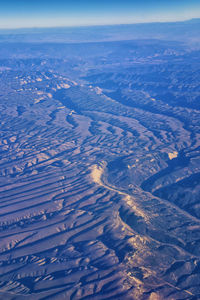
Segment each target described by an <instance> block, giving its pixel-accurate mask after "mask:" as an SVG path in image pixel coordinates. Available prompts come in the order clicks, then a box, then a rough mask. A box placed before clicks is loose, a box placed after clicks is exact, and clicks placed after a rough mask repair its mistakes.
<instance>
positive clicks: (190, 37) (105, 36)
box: [0, 18, 200, 45]
mask: <svg viewBox="0 0 200 300" xmlns="http://www.w3.org/2000/svg"><path fill="white" fill-rule="evenodd" d="M136 39H159V40H171V41H180V42H185V43H189V44H192V45H199V44H200V18H197V19H191V20H188V21H182V22H163V23H139V24H122V25H105V26H83V27H57V28H24V29H9V30H8V29H6V30H3V29H1V30H0V42H56V43H60V42H64V43H80V42H81V43H82V42H100V41H120V40H136Z"/></svg>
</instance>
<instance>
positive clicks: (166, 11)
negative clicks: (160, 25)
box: [0, 0, 200, 29]
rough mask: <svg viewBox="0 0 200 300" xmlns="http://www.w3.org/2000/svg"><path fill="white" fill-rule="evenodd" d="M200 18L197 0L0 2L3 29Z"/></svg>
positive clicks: (0, 25)
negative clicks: (171, 0)
mask: <svg viewBox="0 0 200 300" xmlns="http://www.w3.org/2000/svg"><path fill="white" fill-rule="evenodd" d="M199 17H200V3H199V1H197V0H191V1H189V2H188V1H187V0H182V1H179V0H174V1H173V2H170V1H166V0H163V1H156V0H143V1H138V0H132V1H130V0H124V1H121V0H116V1H114V0H110V1H105V0H102V1H91V0H77V1H66V0H65V1H64V0H57V1H55V0H50V1H47V0H41V1H39V0H35V1H33V0H30V1H28V2H27V1H25V0H19V1H18V2H17V3H16V1H14V0H7V1H3V3H1V4H0V29H19V28H41V27H43V28H51V27H77V26H78V27H79V26H98V25H118V24H137V23H152V22H174V21H185V20H189V19H193V18H199Z"/></svg>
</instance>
